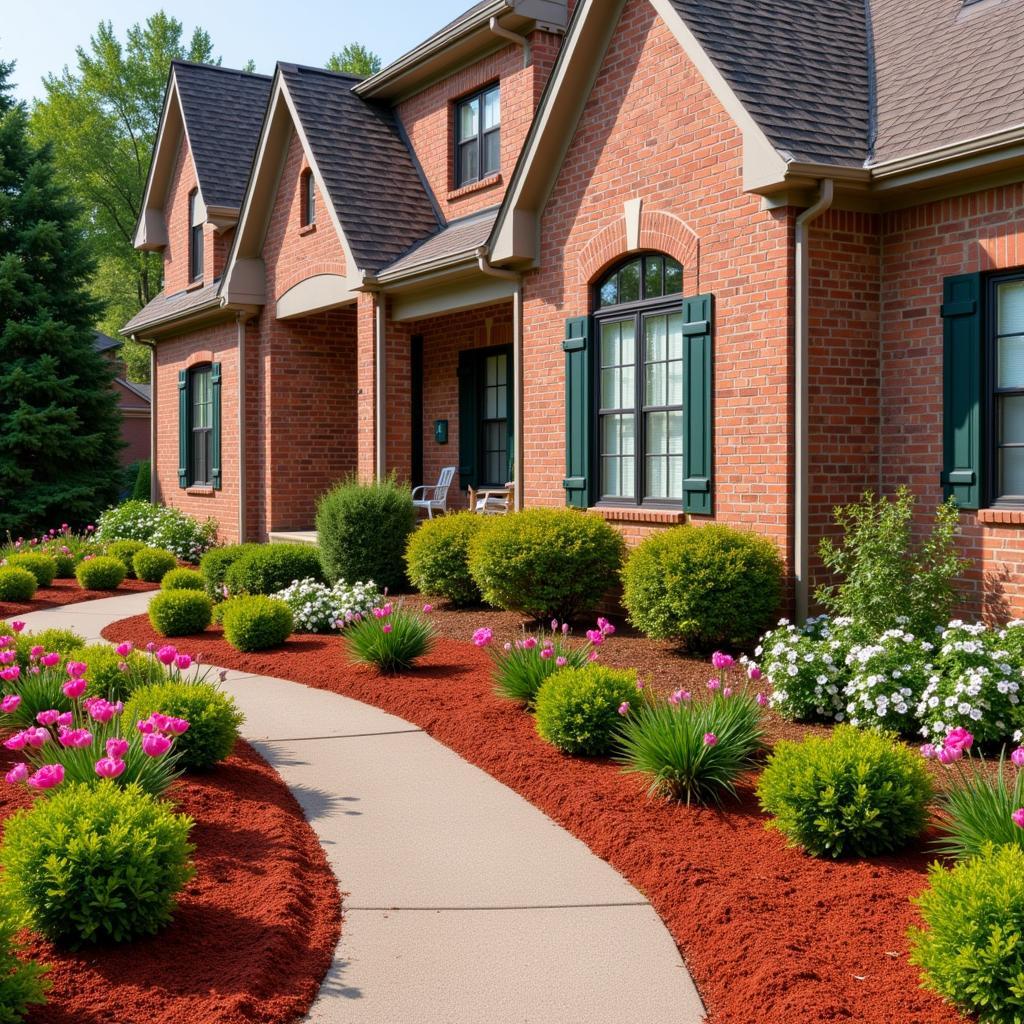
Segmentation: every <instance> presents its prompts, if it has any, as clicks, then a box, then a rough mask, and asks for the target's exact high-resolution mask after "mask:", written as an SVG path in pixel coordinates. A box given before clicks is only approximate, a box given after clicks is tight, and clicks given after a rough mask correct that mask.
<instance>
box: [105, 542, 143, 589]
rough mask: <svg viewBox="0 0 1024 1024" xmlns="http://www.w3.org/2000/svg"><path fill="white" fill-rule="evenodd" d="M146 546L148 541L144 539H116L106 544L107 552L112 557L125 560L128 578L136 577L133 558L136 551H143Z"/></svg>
mask: <svg viewBox="0 0 1024 1024" xmlns="http://www.w3.org/2000/svg"><path fill="white" fill-rule="evenodd" d="M145 546H146V542H145V541H142V540H114V541H111V542H110V543H109V544H108V545H107V546H106V553H107V554H108V555H109V556H110V557H111V558H116V559H118V560H120V561H122V562H124V568H125V572H126V573H127V574H128V579H134V577H135V566H134V565H132V559H133V558H134V557H135V554H136V552H138V551H141V550H142V549H143V548H144V547H145Z"/></svg>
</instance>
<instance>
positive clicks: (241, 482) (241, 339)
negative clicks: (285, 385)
mask: <svg viewBox="0 0 1024 1024" xmlns="http://www.w3.org/2000/svg"><path fill="white" fill-rule="evenodd" d="M248 319H249V316H248V314H247V313H238V314H237V315H236V316H235V323H236V325H237V328H238V543H239V544H244V543H245V503H246V493H245V458H246V447H245V325H246V322H247V321H248Z"/></svg>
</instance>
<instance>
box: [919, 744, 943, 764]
mask: <svg viewBox="0 0 1024 1024" xmlns="http://www.w3.org/2000/svg"><path fill="white" fill-rule="evenodd" d="M921 756H922V757H923V758H926V759H927V760H929V761H930V760H931V759H932V758H935V757H938V756H939V748H938V747H936V746H935V744H934V743H925V744H924V746H922V747H921Z"/></svg>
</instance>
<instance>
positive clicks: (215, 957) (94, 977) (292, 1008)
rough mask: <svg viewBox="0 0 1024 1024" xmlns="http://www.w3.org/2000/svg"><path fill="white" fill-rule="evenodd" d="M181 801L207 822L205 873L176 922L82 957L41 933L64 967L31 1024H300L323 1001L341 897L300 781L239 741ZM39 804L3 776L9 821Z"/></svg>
mask: <svg viewBox="0 0 1024 1024" xmlns="http://www.w3.org/2000/svg"><path fill="white" fill-rule="evenodd" d="M5 753H6V751H5ZM4 760H7V759H6V758H5V759H4ZM3 770H5V771H6V766H5V767H4V769H3ZM169 796H170V797H171V798H172V799H173V800H174V802H175V803H176V804H177V806H178V809H179V810H181V811H183V812H184V813H186V814H189V815H191V816H192V818H194V819H195V822H196V824H195V827H194V828H193V829H192V835H191V839H192V842H193V844H194V845H195V847H196V853H195V863H196V869H197V870H196V877H195V878H194V879H193V880H192V881H191V882H190V883H189V884H188V886H187V887H186V888H185V890H184V892H183V894H182V896H181V899H180V902H179V906H178V910H177V912H176V913H175V916H174V920H173V922H172V923H171V924H170V925H169V926H168V927H167V928H165V929H164V930H163V931H161V932H160V933H158V934H157V935H155V936H153V937H151V938H144V939H139V940H136V941H135V942H131V943H126V944H123V945H100V946H91V947H86V948H84V949H82V950H80V951H79V952H77V953H69V952H65V951H58V950H56V949H54V947H53V946H52V945H51V944H49V943H48V942H45V941H43V940H42V939H35V940H34V941H32V942H31V944H30V945H29V947H28V951H27V952H28V955H30V956H32V957H33V958H34V959H36V960H38V961H40V962H41V963H45V964H49V965H51V971H50V974H49V977H50V979H51V981H52V982H53V987H52V988H51V990H50V994H49V1002H48V1003H47V1005H46V1006H43V1007H40V1008H38V1009H35V1010H33V1011H32V1012H31V1013H30V1014H29V1015H28V1017H27V1021H28V1024H115V1022H116V1024H286V1022H291V1021H295V1020H298V1019H300V1018H301V1017H302V1016H303V1015H304V1014H305V1013H306V1011H307V1010H308V1009H309V1007H310V1005H311V1004H312V1002H313V999H314V998H315V997H316V994H317V991H318V990H319V987H320V982H321V980H322V979H323V976H324V974H326V972H327V968H328V967H329V966H330V963H331V960H332V957H333V955H334V948H335V946H336V944H337V941H338V935H339V933H340V927H341V926H340V921H341V901H340V896H339V893H338V888H337V884H336V882H335V880H334V876H333V874H332V873H331V869H330V867H329V866H328V864H327V860H326V858H325V856H324V852H323V848H322V847H321V846H320V843H319V842H318V840H317V837H316V834H315V833H314V832H313V830H312V829H311V828H310V827H309V825H308V824H307V823H306V820H305V818H304V817H303V814H302V809H301V808H300V807H299V805H298V803H297V802H296V801H295V798H294V797H293V796H292V795H291V793H290V792H289V791H288V787H287V786H286V785H285V784H284V783H283V782H282V781H281V779H280V777H279V776H278V774H277V773H276V772H275V771H274V770H273V769H272V768H271V767H270V765H268V764H267V763H266V762H265V761H264V760H263V759H262V758H261V757H260V756H259V755H258V754H256V752H255V751H254V750H253V749H252V748H251V747H249V746H248V745H247V744H246V743H243V742H239V743H238V745H237V746H236V747H235V752H234V754H233V755H232V756H231V757H230V758H229V759H228V760H227V761H225V762H224V763H223V764H221V765H218V767H217V768H216V769H215V770H213V771H211V772H208V773H204V774H199V775H190V776H187V777H186V778H185V779H184V780H183V781H181V782H180V783H179V784H178V785H177V786H175V787H174V788H173V789H172V790H171V791H170V793H169ZM30 803H31V798H30V797H29V796H28V794H27V792H26V791H25V790H24V789H23V788H21V787H16V786H7V785H2V784H0V816H3V817H6V815H8V814H10V813H11V812H13V811H14V810H15V809H16V808H18V807H24V806H28V805H29V804H30Z"/></svg>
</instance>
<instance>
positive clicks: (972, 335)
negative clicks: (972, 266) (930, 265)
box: [942, 274, 983, 508]
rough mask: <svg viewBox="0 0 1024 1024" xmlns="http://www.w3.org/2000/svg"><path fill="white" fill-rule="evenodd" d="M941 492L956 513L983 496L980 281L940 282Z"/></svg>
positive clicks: (964, 277)
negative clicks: (954, 501) (941, 351)
mask: <svg viewBox="0 0 1024 1024" xmlns="http://www.w3.org/2000/svg"><path fill="white" fill-rule="evenodd" d="M942 338H943V359H942V392H943V416H942V487H943V493H944V494H945V496H946V497H947V498H948V497H950V495H952V497H953V498H954V499H955V500H956V503H957V505H959V506H960V508H980V507H981V495H982V475H983V473H982V468H983V467H982V438H981V435H982V423H981V376H982V373H981V370H982V349H983V343H982V342H983V339H982V302H981V275H980V274H958V275H957V276H955V277H947V278H946V279H945V280H944V281H943V282H942Z"/></svg>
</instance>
